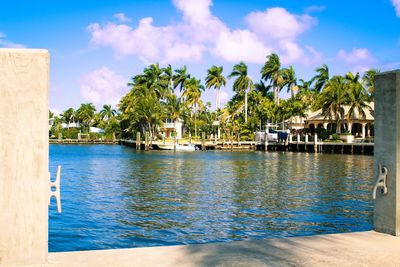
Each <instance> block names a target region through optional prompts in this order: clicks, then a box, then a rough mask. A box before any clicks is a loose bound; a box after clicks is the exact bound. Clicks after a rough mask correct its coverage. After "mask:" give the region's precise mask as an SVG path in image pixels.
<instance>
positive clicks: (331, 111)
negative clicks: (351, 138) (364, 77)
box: [318, 76, 347, 133]
mask: <svg viewBox="0 0 400 267" xmlns="http://www.w3.org/2000/svg"><path fill="white" fill-rule="evenodd" d="M346 87H347V84H346V80H345V78H344V77H342V76H333V77H332V79H330V80H329V81H328V82H327V83H326V85H325V88H324V90H323V91H322V92H321V94H320V96H319V99H318V100H319V103H320V106H321V107H322V115H323V116H324V117H325V118H329V119H331V120H335V122H336V133H340V125H341V124H340V123H341V122H342V121H343V120H344V116H345V114H344V108H343V105H345V104H346V94H347V92H346Z"/></svg>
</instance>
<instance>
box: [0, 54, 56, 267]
mask: <svg viewBox="0 0 400 267" xmlns="http://www.w3.org/2000/svg"><path fill="white" fill-rule="evenodd" d="M49 62H50V57H49V53H48V52H47V51H46V50H39V49H8V48H6V49H0V77H1V79H0V95H1V97H0V103H1V104H0V111H1V112H0V124H1V125H0V137H1V138H0V139H1V153H0V162H1V163H0V211H1V216H0V266H48V259H47V255H48V221H49V217H48V209H49V206H48V205H49V191H50V188H49V182H50V180H49V179H50V178H49V106H48V101H49V77H50V76H49ZM50 171H51V172H52V173H51V175H52V176H53V174H54V172H53V171H54V170H53V169H51V170H50Z"/></svg>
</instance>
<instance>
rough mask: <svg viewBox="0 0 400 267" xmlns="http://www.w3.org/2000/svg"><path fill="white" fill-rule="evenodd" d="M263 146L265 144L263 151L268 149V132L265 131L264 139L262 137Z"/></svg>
mask: <svg viewBox="0 0 400 267" xmlns="http://www.w3.org/2000/svg"><path fill="white" fill-rule="evenodd" d="M264 146H265V151H268V133H267V132H266V133H265V139H264Z"/></svg>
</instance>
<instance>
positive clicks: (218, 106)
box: [216, 88, 221, 110]
mask: <svg viewBox="0 0 400 267" xmlns="http://www.w3.org/2000/svg"><path fill="white" fill-rule="evenodd" d="M220 104H221V103H220V89H219V88H218V89H217V103H216V105H217V108H216V110H218V109H219V108H220Z"/></svg>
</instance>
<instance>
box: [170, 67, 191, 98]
mask: <svg viewBox="0 0 400 267" xmlns="http://www.w3.org/2000/svg"><path fill="white" fill-rule="evenodd" d="M188 79H190V74H188V73H187V67H186V66H183V67H182V68H180V69H176V70H175V74H174V75H173V81H174V89H176V88H177V87H178V86H179V91H180V92H182V91H184V88H185V83H186V80H188Z"/></svg>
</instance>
